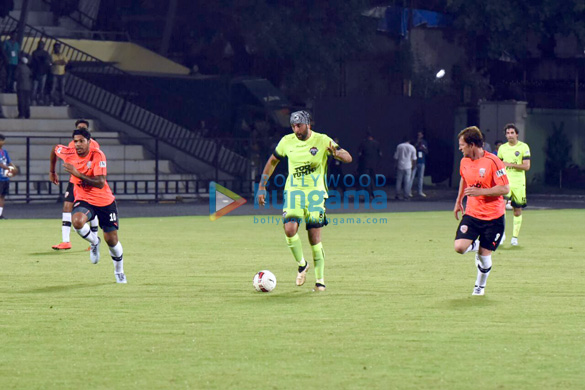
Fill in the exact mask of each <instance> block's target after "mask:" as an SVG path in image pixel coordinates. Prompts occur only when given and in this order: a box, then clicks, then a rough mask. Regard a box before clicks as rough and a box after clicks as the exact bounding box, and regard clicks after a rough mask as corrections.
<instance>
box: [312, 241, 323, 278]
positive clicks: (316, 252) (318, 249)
mask: <svg viewBox="0 0 585 390" xmlns="http://www.w3.org/2000/svg"><path fill="white" fill-rule="evenodd" d="M311 251H312V252H313V261H314V262H315V279H317V283H321V284H323V283H324V282H323V273H324V271H325V252H324V251H323V243H321V242H320V243H318V244H317V245H311Z"/></svg>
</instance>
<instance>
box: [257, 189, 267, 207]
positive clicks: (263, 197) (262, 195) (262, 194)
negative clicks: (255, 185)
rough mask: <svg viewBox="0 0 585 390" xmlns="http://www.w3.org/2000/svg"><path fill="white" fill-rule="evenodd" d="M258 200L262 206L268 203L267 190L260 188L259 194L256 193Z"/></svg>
mask: <svg viewBox="0 0 585 390" xmlns="http://www.w3.org/2000/svg"><path fill="white" fill-rule="evenodd" d="M256 201H257V202H258V204H259V205H260V206H264V205H265V204H266V190H258V194H256Z"/></svg>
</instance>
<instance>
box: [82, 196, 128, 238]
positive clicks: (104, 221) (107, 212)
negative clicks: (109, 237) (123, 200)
mask: <svg viewBox="0 0 585 390" xmlns="http://www.w3.org/2000/svg"><path fill="white" fill-rule="evenodd" d="M75 213H83V214H85V215H87V220H88V221H91V220H92V219H93V218H94V217H95V216H97V218H98V221H99V223H100V227H101V228H102V230H103V231H104V233H109V232H113V231H114V230H118V228H119V225H120V221H119V220H118V206H117V205H116V201H113V202H112V203H110V204H109V205H107V206H103V207H99V206H94V205H91V204H89V203H87V202H86V201H84V200H80V201H79V202H75V204H74V205H73V211H72V214H75Z"/></svg>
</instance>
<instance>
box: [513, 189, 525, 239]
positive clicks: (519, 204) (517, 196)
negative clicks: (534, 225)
mask: <svg viewBox="0 0 585 390" xmlns="http://www.w3.org/2000/svg"><path fill="white" fill-rule="evenodd" d="M511 194H512V196H511V204H512V208H513V210H514V219H513V229H512V240H511V241H510V244H511V245H514V246H516V245H518V236H519V235H520V228H521V227H522V209H523V208H524V207H526V186H521V187H517V188H512V189H511Z"/></svg>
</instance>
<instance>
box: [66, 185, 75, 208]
mask: <svg viewBox="0 0 585 390" xmlns="http://www.w3.org/2000/svg"><path fill="white" fill-rule="evenodd" d="M63 201H64V202H71V203H73V202H74V201H75V197H74V196H73V183H71V182H69V184H67V189H66V190H65V198H64V199H63Z"/></svg>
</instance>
